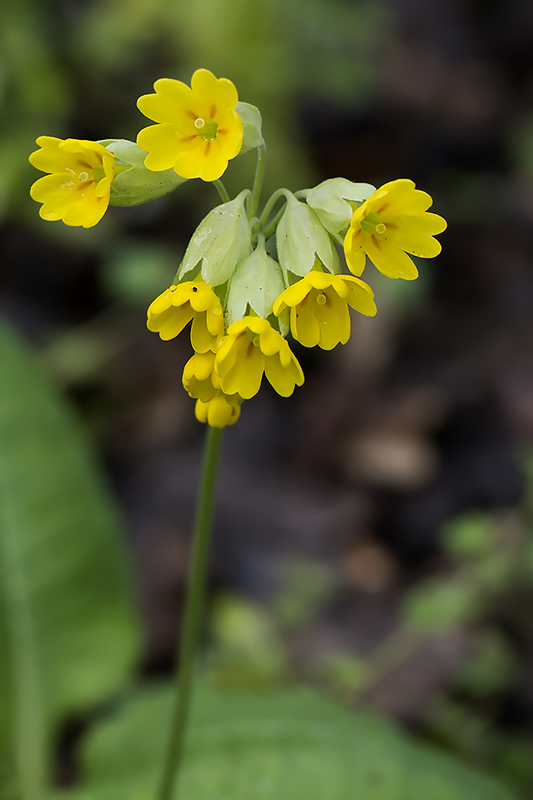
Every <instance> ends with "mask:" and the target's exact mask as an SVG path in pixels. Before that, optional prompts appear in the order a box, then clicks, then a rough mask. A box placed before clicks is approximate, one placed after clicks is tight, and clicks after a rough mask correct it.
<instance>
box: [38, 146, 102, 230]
mask: <svg viewBox="0 0 533 800" xmlns="http://www.w3.org/2000/svg"><path fill="white" fill-rule="evenodd" d="M37 144H38V145H39V147H40V148H41V149H40V150H36V151H35V152H34V153H32V154H31V156H30V158H29V161H30V164H33V166H34V167H37V169H40V170H41V171H42V172H48V173H49V174H48V175H46V176H45V177H44V178H39V180H38V181H36V182H35V183H34V184H33V186H32V187H31V192H30V194H31V196H32V198H33V199H34V200H36V201H37V202H38V203H42V204H43V205H42V206H41V209H40V211H39V214H40V215H41V217H42V218H43V219H48V220H58V219H62V220H63V222H64V223H65V225H82V226H83V227H84V228H92V226H93V225H96V223H97V222H99V221H100V220H101V219H102V217H103V216H104V214H105V212H106V210H107V207H108V205H109V194H110V191H111V181H112V180H113V177H114V174H115V156H114V155H113V153H110V152H109V150H106V149H105V147H104V146H103V145H101V144H98V143H97V142H88V141H86V140H82V139H65V140H63V139H56V138H55V137H53V136H40V137H39V138H38V139H37Z"/></svg>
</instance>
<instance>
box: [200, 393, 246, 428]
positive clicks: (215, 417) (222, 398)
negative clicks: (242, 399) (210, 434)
mask: <svg viewBox="0 0 533 800" xmlns="http://www.w3.org/2000/svg"><path fill="white" fill-rule="evenodd" d="M194 412H195V414H196V419H197V420H198V422H207V424H208V425H210V426H211V427H212V428H225V427H226V426H228V425H235V423H236V422H237V420H238V419H239V417H240V416H241V407H240V405H239V404H238V403H232V402H230V401H229V400H228V398H227V396H226V395H225V394H223V393H222V392H217V394H216V395H215V396H214V397H213V398H212V400H209V401H208V402H207V403H204V402H203V401H202V400H197V401H196V406H195V408H194Z"/></svg>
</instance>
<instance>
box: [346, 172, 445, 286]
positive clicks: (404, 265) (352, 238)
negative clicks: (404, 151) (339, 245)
mask: <svg viewBox="0 0 533 800" xmlns="http://www.w3.org/2000/svg"><path fill="white" fill-rule="evenodd" d="M432 202H433V200H432V199H431V197H430V196H429V194H426V192H421V191H419V190H418V189H415V184H414V183H413V181H410V180H406V179H401V180H396V181H391V182H390V183H385V184H384V185H383V186H381V188H379V189H378V190H377V191H376V192H374V194H372V195H370V197H369V198H368V200H365V202H364V203H362V204H361V205H360V206H359V208H357V209H356V210H355V211H354V214H353V216H352V221H351V223H350V228H349V230H348V233H347V234H346V238H345V240H344V252H345V254H346V262H347V264H348V267H349V269H350V271H351V272H353V273H354V275H361V274H362V272H363V270H364V268H365V262H366V256H368V257H369V259H370V260H371V261H372V263H373V264H374V265H375V266H376V267H377V268H378V269H379V271H380V272H382V273H383V274H384V275H387V277H389V278H404V279H405V280H408V281H410V280H414V279H415V278H417V277H418V270H417V268H416V267H415V265H414V263H413V261H412V259H411V258H410V257H409V255H408V253H410V254H411V255H413V256H420V257H422V258H433V257H434V256H437V255H438V254H439V253H440V251H441V245H440V243H439V242H438V241H437V240H436V239H434V238H433V235H434V234H436V233H442V231H443V230H445V228H446V220H444V219H443V218H442V217H440V216H439V215H438V214H430V213H428V212H427V209H428V208H429V207H430V205H431V204H432Z"/></svg>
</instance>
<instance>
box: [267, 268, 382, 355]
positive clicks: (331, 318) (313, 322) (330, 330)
mask: <svg viewBox="0 0 533 800" xmlns="http://www.w3.org/2000/svg"><path fill="white" fill-rule="evenodd" d="M373 297H374V293H373V292H372V289H371V288H370V286H367V284H366V283H364V282H363V281H360V280H358V278H352V277H351V276H349V275H331V273H328V272H318V271H317V270H312V271H311V272H309V273H308V274H307V275H306V276H305V277H304V278H302V280H300V281H298V282H297V283H294V284H293V285H292V286H289V288H288V289H285V291H284V292H283V293H282V294H280V296H279V297H278V299H277V300H276V302H275V303H274V307H273V309H272V310H273V312H274V314H275V315H276V316H279V315H280V314H281V313H282V312H283V311H284V310H285V309H286V308H287V307H289V308H290V310H291V314H290V319H291V333H292V335H293V336H294V338H295V339H296V340H297V341H299V342H301V344H303V345H304V347H315V345H318V346H319V347H321V348H322V349H323V350H332V349H333V348H334V347H335V346H336V345H337V344H339V342H340V343H341V344H346V342H347V341H348V339H349V338H350V330H351V322H350V312H349V311H348V306H351V308H354V309H355V310H356V311H359V312H360V313H361V314H365V315H366V316H367V317H373V316H374V314H375V313H376V305H375V303H374V300H373Z"/></svg>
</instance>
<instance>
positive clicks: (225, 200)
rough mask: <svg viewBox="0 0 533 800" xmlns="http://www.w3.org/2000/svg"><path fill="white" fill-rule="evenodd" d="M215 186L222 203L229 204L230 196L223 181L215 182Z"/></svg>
mask: <svg viewBox="0 0 533 800" xmlns="http://www.w3.org/2000/svg"><path fill="white" fill-rule="evenodd" d="M213 186H214V187H215V189H216V190H217V191H218V193H219V195H220V197H221V200H222V202H223V203H229V201H230V196H229V194H228V190H227V189H226V187H225V186H224V184H223V183H222V181H221V180H220V179H219V180H218V181H213Z"/></svg>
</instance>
